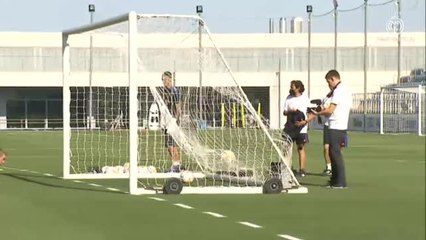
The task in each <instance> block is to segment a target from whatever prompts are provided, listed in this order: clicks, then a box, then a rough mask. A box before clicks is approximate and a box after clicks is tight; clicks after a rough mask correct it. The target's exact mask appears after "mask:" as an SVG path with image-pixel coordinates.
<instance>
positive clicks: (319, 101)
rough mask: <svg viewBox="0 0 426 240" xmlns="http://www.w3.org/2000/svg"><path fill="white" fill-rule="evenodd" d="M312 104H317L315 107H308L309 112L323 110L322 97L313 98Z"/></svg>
mask: <svg viewBox="0 0 426 240" xmlns="http://www.w3.org/2000/svg"><path fill="white" fill-rule="evenodd" d="M311 104H315V105H316V106H315V107H308V109H307V112H308V113H313V111H315V112H319V111H321V110H322V101H321V99H313V100H311Z"/></svg>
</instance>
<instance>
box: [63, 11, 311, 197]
mask: <svg viewBox="0 0 426 240" xmlns="http://www.w3.org/2000/svg"><path fill="white" fill-rule="evenodd" d="M140 16H146V17H150V16H163V17H167V16H170V17H183V18H185V17H186V18H198V19H199V20H200V21H202V22H203V23H204V21H203V20H202V19H201V18H200V17H199V16H192V15H191V16H189V15H152V14H137V13H136V12H130V13H128V14H124V15H120V16H117V17H114V18H111V19H108V20H104V21H100V22H97V23H94V24H90V25H85V26H82V27H78V28H74V29H70V30H66V31H63V32H62V53H63V54H62V55H63V109H64V110H63V119H64V120H63V125H64V126H63V148H64V151H63V177H64V178H65V179H127V178H128V179H129V193H130V194H134V195H140V194H155V193H158V190H155V189H142V188H139V187H138V178H152V177H155V178H171V177H179V174H176V173H160V174H158V173H157V174H155V176H154V175H153V174H138V171H137V165H138V150H137V149H138V141H139V139H138V115H137V112H138V103H137V101H129V163H130V168H129V173H126V174H114V175H105V174H72V173H71V172H70V171H71V159H70V153H71V151H70V143H71V142H70V141H71V126H70V111H69V104H70V101H71V91H70V87H71V85H70V71H71V69H70V46H69V44H68V38H69V36H70V35H73V34H80V33H84V32H89V31H93V30H96V29H99V28H102V27H107V26H110V25H113V24H118V23H122V22H128V29H127V34H128V43H127V44H128V45H127V48H128V71H127V79H128V83H127V84H128V85H127V86H128V88H129V92H128V98H129V99H137V94H138V87H139V86H138V84H137V74H138V56H137V52H138V51H137V50H138V44H137V42H136V36H137V34H138V30H137V21H138V18H139V17H140ZM200 44H201V43H200ZM215 47H216V46H215ZM220 56H221V57H222V60H224V59H223V55H222V54H221V53H220ZM224 64H225V66H226V68H227V69H228V70H229V72H230V73H231V75H232V72H231V70H230V69H229V66H228V64H227V63H226V61H224ZM200 67H201V66H200ZM201 74H202V73H201V69H200V75H201ZM238 87H239V88H241V87H240V86H238ZM243 95H244V98H245V100H247V101H248V99H247V96H246V95H245V94H243ZM251 107H252V106H251ZM251 110H252V111H254V112H255V110H254V108H253V109H251ZM255 118H257V120H258V122H259V123H260V124H259V125H260V128H262V130H263V131H264V132H265V134H266V136H267V137H268V139H269V140H270V141H271V143H272V144H273V147H274V148H275V150H276V151H277V153H278V155H279V156H280V158H281V159H284V156H283V154H282V152H281V150H280V149H279V147H278V146H277V145H276V144H275V143H274V141H273V139H272V136H271V135H270V134H269V133H268V131H267V129H266V126H265V125H264V124H263V123H262V120H261V119H260V116H258V115H255ZM284 166H285V168H287V170H288V171H290V173H291V169H290V168H289V166H287V164H284ZM195 174H199V175H197V176H198V177H200V178H201V177H204V176H203V175H202V173H195ZM100 175H102V176H100ZM291 175H293V173H291ZM293 179H294V181H295V184H296V188H291V189H284V190H283V192H288V193H307V188H306V187H302V186H300V184H299V182H298V181H297V179H296V178H295V177H294V175H293ZM181 193H191V194H197V193H201V194H207V193H214V194H218V193H220V194H226V193H232V194H237V193H243V194H246V193H263V188H262V186H246V187H229V186H226V187H222V186H219V187H217V186H214V187H213V186H212V187H206V186H204V187H188V188H186V187H184V189H183V190H182V192H181Z"/></svg>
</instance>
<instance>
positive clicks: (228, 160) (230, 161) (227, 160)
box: [220, 150, 238, 170]
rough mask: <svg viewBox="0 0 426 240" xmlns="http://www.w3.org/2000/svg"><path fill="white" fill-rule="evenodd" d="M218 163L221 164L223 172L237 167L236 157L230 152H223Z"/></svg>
mask: <svg viewBox="0 0 426 240" xmlns="http://www.w3.org/2000/svg"><path fill="white" fill-rule="evenodd" d="M220 162H221V163H222V166H223V168H224V169H223V170H230V169H234V168H236V167H237V165H238V164H237V157H236V156H235V153H234V152H233V151H231V150H224V151H222V153H221V154H220Z"/></svg>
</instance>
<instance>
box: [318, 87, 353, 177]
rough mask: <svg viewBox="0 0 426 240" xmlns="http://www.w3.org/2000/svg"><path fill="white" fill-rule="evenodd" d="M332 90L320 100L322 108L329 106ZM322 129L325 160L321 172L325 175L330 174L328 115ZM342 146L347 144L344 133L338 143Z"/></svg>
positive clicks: (346, 136) (346, 137)
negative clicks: (343, 136)
mask: <svg viewBox="0 0 426 240" xmlns="http://www.w3.org/2000/svg"><path fill="white" fill-rule="evenodd" d="M330 90H331V89H330ZM332 93H333V91H330V92H329V93H328V94H327V96H326V97H325V98H324V99H323V100H322V106H323V107H324V108H328V107H329V106H330V97H331V94H332ZM323 120H324V121H322V122H324V129H323V144H324V151H323V153H324V161H325V169H324V171H323V172H322V173H323V175H325V176H331V160H330V138H329V134H328V131H329V128H328V124H329V123H328V117H326V116H324V119H323ZM340 146H341V147H342V148H344V147H347V146H348V135H347V134H346V135H345V138H344V140H343V142H341V143H340Z"/></svg>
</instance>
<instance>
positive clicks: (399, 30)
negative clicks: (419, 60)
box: [396, 0, 402, 83]
mask: <svg viewBox="0 0 426 240" xmlns="http://www.w3.org/2000/svg"><path fill="white" fill-rule="evenodd" d="M396 7H397V11H398V19H397V23H398V24H397V26H396V30H397V31H398V78H397V83H399V82H400V78H401V31H402V29H401V28H402V23H401V0H397V1H396Z"/></svg>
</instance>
